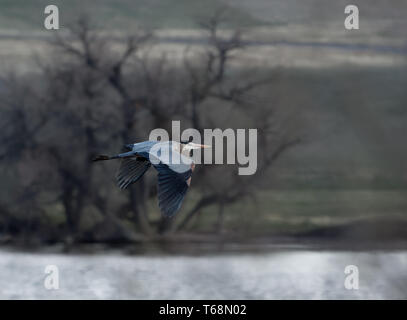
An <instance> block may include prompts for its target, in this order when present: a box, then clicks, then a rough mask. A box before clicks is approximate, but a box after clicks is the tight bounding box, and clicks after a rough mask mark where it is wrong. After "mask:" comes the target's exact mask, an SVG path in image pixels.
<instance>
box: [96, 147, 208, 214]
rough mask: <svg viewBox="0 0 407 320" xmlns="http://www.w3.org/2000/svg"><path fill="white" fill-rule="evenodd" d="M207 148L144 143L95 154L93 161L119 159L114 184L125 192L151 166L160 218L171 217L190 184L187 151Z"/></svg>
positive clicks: (188, 155) (190, 165)
mask: <svg viewBox="0 0 407 320" xmlns="http://www.w3.org/2000/svg"><path fill="white" fill-rule="evenodd" d="M209 147H210V146H207V145H202V144H196V143H193V142H181V143H178V142H176V141H165V142H161V141H144V142H140V143H134V144H126V145H125V148H126V150H127V152H124V153H120V154H118V155H114V156H106V155H99V156H96V157H95V158H94V159H93V161H101V160H112V159H121V164H120V168H119V171H118V173H117V176H116V179H117V185H118V186H119V188H121V189H126V188H127V187H128V186H129V185H131V184H132V183H134V182H136V181H137V180H139V179H140V178H141V177H142V176H143V174H144V173H146V171H147V170H148V169H149V168H150V167H151V165H153V167H154V168H155V169H156V170H157V171H158V204H159V207H160V210H161V213H162V215H163V216H164V217H172V216H174V215H175V213H176V212H177V211H178V210H179V208H180V207H181V204H182V201H183V200H184V197H185V194H186V193H187V190H188V187H189V186H190V184H191V176H192V172H193V171H194V169H195V164H194V162H193V161H192V159H191V157H190V155H191V151H192V150H195V149H201V148H209Z"/></svg>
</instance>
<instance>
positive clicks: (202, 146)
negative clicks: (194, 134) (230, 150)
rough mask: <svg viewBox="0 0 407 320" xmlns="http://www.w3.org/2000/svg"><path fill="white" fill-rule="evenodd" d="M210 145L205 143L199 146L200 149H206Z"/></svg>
mask: <svg viewBox="0 0 407 320" xmlns="http://www.w3.org/2000/svg"><path fill="white" fill-rule="evenodd" d="M210 147H211V146H208V145H206V144H201V148H202V149H207V148H210Z"/></svg>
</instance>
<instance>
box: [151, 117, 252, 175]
mask: <svg viewBox="0 0 407 320" xmlns="http://www.w3.org/2000/svg"><path fill="white" fill-rule="evenodd" d="M171 131H172V132H171V139H170V134H169V133H168V132H167V130H165V129H161V128H159V129H154V130H152V131H151V133H150V136H149V140H156V141H161V142H163V143H162V144H157V145H156V146H155V147H154V148H152V150H151V152H150V153H152V154H153V155H155V157H156V158H157V161H160V160H162V159H163V157H171V161H170V162H171V163H172V164H178V163H183V162H187V163H186V164H188V159H187V158H184V157H182V156H180V155H179V153H178V152H171V151H167V150H168V148H167V149H166V148H165V147H166V146H167V144H166V143H165V142H167V141H169V140H172V141H185V140H188V141H191V142H192V143H195V144H202V143H203V144H205V145H208V146H211V148H205V149H203V154H202V150H201V149H196V150H194V151H193V154H192V161H193V162H194V163H196V164H238V165H239V168H238V174H239V175H252V174H255V173H256V171H257V129H230V128H228V129H224V130H222V129H219V128H217V129H204V130H203V137H202V135H201V133H200V132H199V131H198V130H196V129H193V128H189V129H186V130H184V131H182V133H181V122H180V121H172V130H171ZM224 142H226V143H224ZM176 147H177V145H176V144H173V145H172V148H176ZM150 160H152V161H154V159H150ZM166 160H167V161H164V162H167V163H168V159H166ZM202 160H203V161H202ZM225 160H226V161H225Z"/></svg>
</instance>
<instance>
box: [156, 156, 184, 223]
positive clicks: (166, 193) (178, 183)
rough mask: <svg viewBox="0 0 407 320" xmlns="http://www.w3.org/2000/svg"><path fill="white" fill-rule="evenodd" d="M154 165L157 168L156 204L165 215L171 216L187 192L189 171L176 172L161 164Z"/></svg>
mask: <svg viewBox="0 0 407 320" xmlns="http://www.w3.org/2000/svg"><path fill="white" fill-rule="evenodd" d="M155 167H156V169H157V170H158V205H159V207H160V210H161V213H162V214H163V215H164V216H165V217H172V216H174V214H175V213H176V212H177V211H178V210H179V208H180V207H181V204H182V201H183V200H184V197H185V195H186V193H187V190H188V184H187V180H188V179H190V177H191V172H190V171H189V172H184V173H177V172H174V171H172V170H171V169H169V168H168V166H166V165H163V164H161V165H159V166H155Z"/></svg>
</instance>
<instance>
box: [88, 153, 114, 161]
mask: <svg viewBox="0 0 407 320" xmlns="http://www.w3.org/2000/svg"><path fill="white" fill-rule="evenodd" d="M110 159H112V157H109V156H106V155H103V154H100V155H98V156H96V157H94V158H92V161H93V162H95V161H101V160H110Z"/></svg>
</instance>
